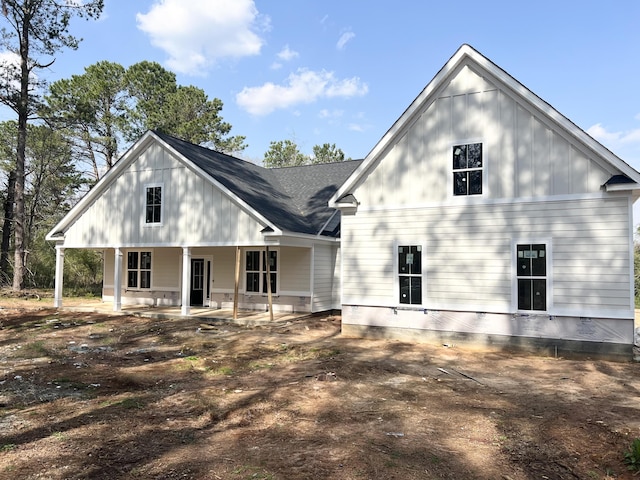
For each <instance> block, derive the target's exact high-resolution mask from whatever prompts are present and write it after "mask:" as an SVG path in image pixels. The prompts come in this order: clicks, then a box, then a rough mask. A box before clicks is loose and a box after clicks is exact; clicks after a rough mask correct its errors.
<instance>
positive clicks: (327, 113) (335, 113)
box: [318, 108, 344, 118]
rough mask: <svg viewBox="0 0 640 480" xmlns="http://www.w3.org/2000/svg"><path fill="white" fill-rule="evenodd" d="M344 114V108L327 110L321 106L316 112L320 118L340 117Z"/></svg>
mask: <svg viewBox="0 0 640 480" xmlns="http://www.w3.org/2000/svg"><path fill="white" fill-rule="evenodd" d="M343 115H344V110H327V109H326V108H323V109H322V110H320V113H318V117H320V118H340V117H342V116H343Z"/></svg>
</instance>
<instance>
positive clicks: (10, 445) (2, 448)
mask: <svg viewBox="0 0 640 480" xmlns="http://www.w3.org/2000/svg"><path fill="white" fill-rule="evenodd" d="M15 449H16V444H15V443H4V444H2V445H0V452H10V451H11V450H15Z"/></svg>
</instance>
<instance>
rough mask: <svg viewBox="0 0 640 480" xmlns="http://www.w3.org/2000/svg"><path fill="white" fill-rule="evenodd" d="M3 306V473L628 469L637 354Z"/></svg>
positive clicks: (389, 474)
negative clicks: (556, 353)
mask: <svg viewBox="0 0 640 480" xmlns="http://www.w3.org/2000/svg"><path fill="white" fill-rule="evenodd" d="M32 304H33V305H38V303H37V302H32ZM12 305H13V304H8V305H7V304H6V302H5V303H3V306H4V308H0V479H11V480H15V479H431V478H433V479H447V478H452V479H476V478H477V479H503V480H518V479H613V478H618V479H632V478H638V475H636V476H633V475H632V472H629V471H627V469H626V465H625V464H624V462H623V454H624V452H625V450H627V449H628V448H629V446H630V444H631V441H632V440H633V439H634V438H636V437H640V364H638V363H613V362H606V361H599V360H576V361H574V360H566V359H555V358H544V357H535V356H527V355H522V354H514V353H508V352H491V351H479V350H471V349H466V348H463V347H459V346H457V345H456V346H449V347H445V346H442V345H426V344H408V343H402V342H397V341H387V340H361V339H353V338H345V337H343V336H341V335H340V318H339V317H313V318H311V319H306V320H301V321H296V322H292V323H285V324H283V323H278V324H274V325H269V326H263V327H252V328H246V327H242V326H237V325H230V324H217V325H209V324H202V323H201V322H200V321H198V320H185V319H178V320H175V319H174V320H158V319H151V318H140V317H133V316H130V317H124V316H110V315H102V314H96V313H71V312H57V311H55V310H52V309H48V308H39V309H38V308H35V309H34V308H33V307H29V308H25V307H24V306H20V305H17V304H16V305H13V308H12Z"/></svg>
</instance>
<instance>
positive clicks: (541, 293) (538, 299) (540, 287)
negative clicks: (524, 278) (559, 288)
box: [531, 279, 547, 310]
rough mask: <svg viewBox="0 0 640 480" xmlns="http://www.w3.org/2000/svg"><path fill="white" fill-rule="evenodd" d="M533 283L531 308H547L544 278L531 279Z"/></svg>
mask: <svg viewBox="0 0 640 480" xmlns="http://www.w3.org/2000/svg"><path fill="white" fill-rule="evenodd" d="M531 283H532V285H533V292H532V297H533V309H532V310H546V309H547V281H546V280H542V279H540V280H531Z"/></svg>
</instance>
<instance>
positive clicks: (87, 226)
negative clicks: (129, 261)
mask: <svg viewBox="0 0 640 480" xmlns="http://www.w3.org/2000/svg"><path fill="white" fill-rule="evenodd" d="M149 184H155V185H162V187H163V190H162V193H163V198H162V202H163V205H162V208H163V211H162V225H160V226H158V225H153V226H148V225H145V222H144V220H145V219H144V201H145V200H144V198H145V188H146V185H149ZM262 228H264V225H261V224H260V223H258V222H257V221H256V220H255V219H254V218H252V217H251V216H250V215H249V214H247V213H246V212H245V211H244V210H243V209H242V208H240V206H238V205H237V204H236V203H234V202H233V201H232V200H231V199H230V198H229V197H228V196H227V195H226V194H225V193H224V192H222V191H221V190H220V189H219V188H217V187H216V186H214V185H212V184H211V183H210V182H209V181H207V180H205V179H204V178H202V177H200V176H199V175H198V174H196V173H195V172H193V171H192V170H190V169H189V168H187V166H186V165H185V164H184V163H182V162H180V161H179V160H177V159H176V158H174V157H173V156H172V155H171V154H170V153H169V152H168V151H167V150H166V149H165V148H163V147H162V146H161V145H158V144H152V145H151V146H150V147H149V148H147V149H146V150H145V151H144V152H142V153H141V154H140V156H139V157H138V158H137V159H136V160H135V161H134V162H133V163H132V164H131V165H130V166H129V167H128V168H127V169H126V170H125V171H124V172H123V173H122V174H121V175H120V176H119V177H118V178H117V179H116V180H115V181H114V182H113V183H112V184H111V185H110V186H109V187H108V189H107V190H106V191H105V192H104V193H103V194H102V195H100V196H99V197H98V198H97V199H96V201H95V202H94V203H93V204H92V205H90V206H89V207H88V209H87V210H86V211H85V212H84V213H83V214H82V215H81V216H80V217H79V218H78V220H77V221H76V222H75V223H74V224H73V225H71V226H70V228H69V229H68V230H67V231H66V232H65V246H66V247H70V248H78V247H80V248H82V247H89V248H90V247H97V248H101V247H109V246H113V245H123V246H128V245H205V244H208V245H211V244H217V245H225V244H226V245H230V244H231V245H234V244H238V243H240V244H242V243H245V244H246V243H253V242H261V241H262V236H261V233H260V231H261V230H262Z"/></svg>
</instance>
